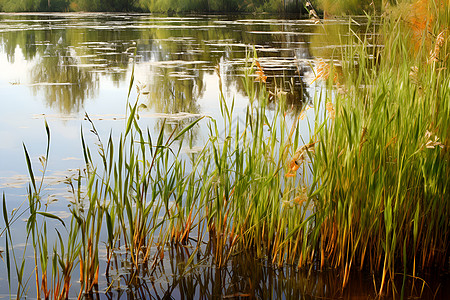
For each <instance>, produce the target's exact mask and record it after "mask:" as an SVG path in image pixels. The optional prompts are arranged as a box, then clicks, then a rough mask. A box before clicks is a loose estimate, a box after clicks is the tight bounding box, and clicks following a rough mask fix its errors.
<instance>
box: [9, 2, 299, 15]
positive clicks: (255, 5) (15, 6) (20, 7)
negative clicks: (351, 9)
mask: <svg viewBox="0 0 450 300" xmlns="http://www.w3.org/2000/svg"><path fill="white" fill-rule="evenodd" d="M305 1H306V0H0V11H3V12H39V11H41V12H45V11H55V12H56V11H57V12H60V11H104V12H107V11H108V12H161V13H167V12H172V13H177V12H300V11H301V10H303V9H304V2H305Z"/></svg>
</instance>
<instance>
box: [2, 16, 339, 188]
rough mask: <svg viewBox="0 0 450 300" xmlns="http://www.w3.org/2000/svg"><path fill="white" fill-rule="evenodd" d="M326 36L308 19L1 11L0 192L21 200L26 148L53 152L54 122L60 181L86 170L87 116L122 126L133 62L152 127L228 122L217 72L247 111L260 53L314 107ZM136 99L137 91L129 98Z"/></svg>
mask: <svg viewBox="0 0 450 300" xmlns="http://www.w3.org/2000/svg"><path fill="white" fill-rule="evenodd" d="M333 26H334V25H333ZM344 26H345V25H344ZM321 34H322V33H321V29H320V28H318V25H315V24H314V23H313V22H311V21H309V20H295V19H291V20H280V19H276V18H271V17H269V16H267V17H265V18H255V16H247V17H245V18H237V17H232V16H195V17H156V16H152V15H138V14H132V15H130V14H2V15H0V42H1V44H0V45H1V46H0V68H1V70H2V71H1V73H0V101H1V102H0V106H1V110H0V122H1V123H0V140H1V141H2V143H1V144H0V188H1V189H2V191H7V193H8V194H11V193H13V194H14V188H16V187H19V188H22V187H23V186H24V183H25V182H26V181H27V177H26V174H27V170H26V165H25V160H24V155H23V147H22V143H25V144H26V145H27V148H28V150H29V152H30V156H31V157H32V160H33V162H36V163H37V162H38V157H39V156H40V155H43V154H44V152H45V143H46V136H45V130H44V122H45V120H46V121H47V122H48V124H49V126H50V130H51V133H52V146H51V161H50V169H49V173H48V175H51V176H53V177H54V178H55V179H57V178H60V177H61V176H63V175H64V173H65V172H66V171H67V170H70V169H76V168H78V167H79V166H80V164H82V160H81V158H82V156H81V155H82V153H81V151H80V150H81V148H80V127H81V124H82V123H83V119H84V115H85V113H88V114H89V116H90V117H91V119H93V120H94V121H95V122H96V126H97V127H98V129H99V131H101V132H109V130H111V129H113V130H114V129H120V128H122V127H123V118H124V116H125V108H126V103H127V94H128V88H129V83H130V78H131V73H132V69H133V65H134V68H135V70H134V76H135V84H136V85H139V87H140V91H141V96H140V99H139V101H140V103H142V104H145V106H146V108H145V109H141V110H140V113H141V117H143V118H145V119H146V121H147V122H148V126H149V127H151V128H152V127H154V128H156V127H157V126H158V124H159V123H160V121H161V119H162V118H165V117H170V118H169V120H170V121H171V122H172V123H177V122H181V121H182V120H183V118H189V117H190V116H192V115H190V114H194V115H198V114H202V115H209V116H211V117H213V118H220V110H219V101H218V99H219V93H218V90H219V80H218V75H217V70H219V72H220V74H221V78H222V85H223V87H224V92H225V94H226V96H227V99H229V100H230V101H231V100H232V99H234V100H235V103H236V104H235V107H236V111H243V110H244V109H245V107H246V105H247V102H248V101H247V99H246V96H245V95H244V92H243V86H242V82H241V76H242V74H243V69H244V68H245V67H248V66H249V65H250V64H251V59H250V60H249V59H248V58H252V57H253V56H254V51H256V52H255V53H256V55H257V56H258V57H259V60H260V61H261V64H262V66H263V68H264V70H265V72H266V74H267V75H269V77H270V76H274V77H276V78H277V80H281V78H284V79H285V80H286V81H290V80H291V79H292V82H293V83H294V85H293V86H294V90H295V93H294V94H293V95H294V96H292V97H291V98H290V99H288V101H290V104H292V105H293V107H294V106H295V107H296V108H298V109H299V108H301V105H302V104H303V103H304V102H305V101H308V97H309V96H308V92H307V89H305V88H304V85H305V80H304V78H303V76H304V75H305V73H307V72H308V70H310V61H312V58H313V56H314V52H319V53H320V52H326V51H324V49H326V48H327V47H329V46H330V45H331V44H332V43H331V44H330V43H327V44H326V45H321V42H322V41H321V40H320V39H317V38H316V43H315V44H316V45H315V47H316V49H317V50H314V49H312V46H311V41H312V40H314V37H317V36H319V37H320V35H321ZM323 46H326V47H323ZM322 54H323V53H322ZM299 71H300V73H301V74H300V75H301V76H299V73H298V72H299ZM271 82H272V86H274V81H271ZM269 85H270V83H269ZM285 88H286V89H290V88H291V86H289V85H287V84H286V85H285ZM136 98H137V89H136V88H135V87H133V89H132V92H131V95H130V98H129V99H130V101H131V102H134V101H136ZM117 131H118V130H117ZM200 135H201V133H200ZM11 189H12V190H11Z"/></svg>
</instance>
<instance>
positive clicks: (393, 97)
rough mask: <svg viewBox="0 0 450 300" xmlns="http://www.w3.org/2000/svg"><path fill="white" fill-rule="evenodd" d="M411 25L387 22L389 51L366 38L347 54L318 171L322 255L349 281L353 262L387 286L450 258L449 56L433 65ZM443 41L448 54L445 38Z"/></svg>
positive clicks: (321, 137) (317, 156)
mask: <svg viewBox="0 0 450 300" xmlns="http://www.w3.org/2000/svg"><path fill="white" fill-rule="evenodd" d="M440 9H441V11H439V12H438V14H441V16H442V14H444V15H446V16H447V20H449V19H448V16H449V14H448V7H445V8H440ZM442 9H445V10H446V11H442ZM441 21H442V20H441ZM447 24H448V23H447ZM405 27H406V25H405V23H404V22H403V21H401V20H390V21H386V22H384V23H383V24H382V29H381V32H382V36H383V39H384V41H383V43H384V47H383V49H380V50H379V51H378V50H373V49H371V48H369V47H368V41H367V40H360V41H358V42H355V45H354V47H349V48H348V50H347V52H346V53H344V54H343V56H342V58H341V61H343V62H347V63H344V64H343V68H342V72H343V78H344V79H343V80H344V91H343V93H340V94H336V98H335V100H334V101H335V105H336V117H335V120H333V121H332V122H329V123H327V124H326V126H325V127H324V129H323V130H322V131H321V132H320V133H319V137H318V139H319V140H320V142H319V143H318V147H317V148H316V154H315V159H314V168H313V169H314V176H315V177H316V178H317V181H320V182H321V186H322V187H323V189H322V190H321V191H320V192H319V193H317V194H316V196H315V210H316V214H317V215H320V218H318V219H317V220H318V222H317V224H316V228H317V229H320V239H321V246H322V249H321V251H323V252H324V253H323V257H322V258H323V260H324V261H325V262H326V264H328V265H330V266H332V267H335V268H339V269H342V271H343V275H344V277H343V278H344V280H343V284H344V285H345V284H346V282H347V280H348V276H349V272H350V269H352V268H353V267H354V266H355V267H358V268H360V269H369V270H371V271H373V272H375V273H381V275H382V276H381V279H380V281H379V282H378V285H379V287H380V292H381V291H382V290H383V288H384V287H385V286H386V282H387V279H388V278H389V279H393V278H394V277H395V275H396V274H397V273H398V272H399V271H398V268H403V269H404V270H403V272H404V274H411V276H413V277H415V276H416V274H417V273H416V271H417V270H418V269H424V268H428V267H431V266H434V265H445V264H446V262H447V260H448V255H449V247H448V241H449V232H450V231H449V225H450V223H449V214H450V204H449V201H448V188H449V187H450V181H449V166H448V164H449V152H448V147H449V130H448V125H449V124H448V122H449V118H448V116H449V114H448V113H449V111H448V109H449V105H450V102H449V101H450V97H449V96H450V85H449V84H450V77H449V71H448V69H447V68H448V62H449V58H448V56H447V57H446V56H445V55H441V56H440V57H439V59H438V60H437V61H430V59H429V57H430V49H429V47H426V45H425V44H422V45H420V49H419V51H418V52H416V53H414V51H411V40H412V37H411V36H409V35H405V32H408V30H407V28H405ZM436 27H437V26H436ZM443 29H444V30H445V28H442V27H440V28H439V27H437V28H433V30H434V33H433V34H430V35H431V37H430V38H431V39H432V40H433V43H432V44H433V47H436V46H435V44H436V42H435V40H436V36H437V35H438V33H439V32H440V31H441V32H442V30H443ZM447 30H448V29H447ZM425 34H426V35H427V34H428V33H425ZM440 47H442V49H440V50H441V51H442V53H448V47H449V43H448V40H447V41H445V42H444V43H443V45H441V46H440ZM427 58H428V62H427ZM354 62H356V64H355V63H354ZM330 77H331V76H330ZM330 81H331V79H330ZM327 99H328V100H327V101H331V100H329V99H331V95H328V96H327Z"/></svg>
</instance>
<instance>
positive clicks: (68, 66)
mask: <svg viewBox="0 0 450 300" xmlns="http://www.w3.org/2000/svg"><path fill="white" fill-rule="evenodd" d="M59 41H60V42H58V43H57V44H56V45H55V46H53V45H52V44H49V45H47V48H46V49H45V51H44V53H43V54H44V55H42V56H39V58H38V59H37V60H36V63H35V64H34V66H33V67H32V69H31V72H30V81H31V82H32V84H31V85H32V90H33V94H34V95H35V96H36V95H37V94H38V93H43V94H44V99H45V100H44V101H45V102H46V104H47V105H48V106H50V107H53V108H56V110H57V111H60V112H64V113H65V114H70V113H72V112H78V111H80V110H81V109H82V108H83V104H84V101H85V99H86V98H90V97H93V96H94V95H95V92H96V91H97V89H98V76H97V74H95V73H92V72H89V71H87V70H86V69H83V68H80V67H78V66H77V64H78V61H77V57H76V56H74V55H73V53H71V51H70V49H67V48H66V47H64V45H63V44H62V42H61V41H62V38H60V40H59Z"/></svg>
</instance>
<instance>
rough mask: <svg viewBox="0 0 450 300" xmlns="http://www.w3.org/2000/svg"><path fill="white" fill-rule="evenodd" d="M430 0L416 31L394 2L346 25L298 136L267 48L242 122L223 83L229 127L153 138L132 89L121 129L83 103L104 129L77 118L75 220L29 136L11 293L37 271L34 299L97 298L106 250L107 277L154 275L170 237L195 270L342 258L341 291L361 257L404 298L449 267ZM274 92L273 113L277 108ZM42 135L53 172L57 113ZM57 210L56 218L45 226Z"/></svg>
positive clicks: (446, 112)
mask: <svg viewBox="0 0 450 300" xmlns="http://www.w3.org/2000/svg"><path fill="white" fill-rule="evenodd" d="M432 4H433V5H430V6H429V7H428V10H427V14H429V16H430V17H429V18H428V19H425V20H426V21H425V22H426V23H425V24H424V30H423V31H422V33H421V34H420V35H418V37H419V38H417V37H415V32H416V31H417V25H421V24H415V23H414V22H413V21H411V20H409V21H405V17H404V16H400V17H399V16H398V15H389V16H385V18H384V19H383V20H382V21H381V25H380V26H379V29H377V30H376V31H375V32H373V31H370V30H368V31H367V34H366V35H363V36H362V37H361V36H360V35H356V34H354V33H353V32H352V31H351V30H350V29H349V33H348V34H349V36H350V37H351V39H352V40H353V42H352V43H351V44H350V45H349V46H343V47H342V49H341V50H342V51H339V52H338V53H336V56H335V57H334V59H332V60H329V61H323V60H322V61H318V62H317V63H316V66H315V76H316V78H315V79H314V81H315V82H320V87H321V88H319V89H317V93H316V95H315V96H314V118H313V119H310V120H309V122H308V125H309V130H310V134H309V136H308V137H303V136H301V134H300V123H301V122H300V121H301V119H302V118H303V116H304V112H302V113H300V114H299V115H298V116H297V117H296V118H295V119H294V121H293V122H292V121H291V120H290V119H289V118H287V116H286V109H288V108H286V106H284V105H283V93H282V92H270V91H268V90H267V89H266V81H267V80H268V78H267V76H266V75H265V73H264V68H263V66H261V64H260V63H259V62H258V60H257V58H256V57H254V58H253V59H252V60H251V61H252V65H251V66H250V68H249V69H247V70H246V71H245V76H244V79H243V80H244V86H245V90H246V92H247V95H248V97H249V105H248V107H247V112H246V117H245V121H243V122H235V121H234V120H235V112H234V104H233V102H232V101H231V102H230V101H226V99H225V96H224V94H223V93H222V91H220V92H219V101H220V109H221V113H222V116H223V120H224V124H217V121H216V120H213V119H209V118H198V119H195V120H193V121H192V123H190V124H189V125H187V126H185V127H184V128H176V129H175V130H170V131H166V129H165V128H166V127H165V126H164V125H163V126H162V127H161V130H160V131H159V133H158V134H156V135H154V134H152V133H151V132H150V130H149V129H145V128H143V127H142V125H140V122H139V105H138V101H136V102H135V103H131V102H130V104H129V106H128V118H127V122H126V125H125V127H124V131H123V132H122V134H121V135H120V137H119V138H118V139H114V138H113V137H112V135H111V136H110V137H109V138H107V139H106V140H103V139H102V138H101V136H100V135H99V133H98V132H97V130H96V128H95V124H94V122H92V121H91V120H90V119H89V116H86V119H87V122H88V123H89V124H90V125H89V126H90V128H89V129H90V133H89V134H90V135H93V136H94V137H95V138H96V139H97V141H96V143H95V144H94V145H90V144H89V143H88V142H87V139H86V132H85V130H82V132H81V143H82V149H83V155H84V159H85V167H84V168H83V169H82V170H80V171H79V173H78V176H77V177H76V178H73V179H70V180H68V181H67V185H68V186H69V187H70V188H71V191H72V201H71V206H70V207H71V208H70V211H71V215H72V216H71V221H70V223H68V222H64V221H63V220H62V219H60V218H59V217H57V216H55V215H53V214H50V213H49V212H48V211H47V210H46V209H47V205H46V204H45V203H44V200H43V198H42V197H41V194H42V186H43V185H42V182H43V181H44V180H40V181H38V180H36V176H35V171H34V167H33V166H32V164H31V160H30V158H29V155H28V152H27V149H26V147H25V146H24V151H25V156H26V162H27V165H28V169H29V175H30V184H29V188H28V205H26V206H27V207H26V209H25V211H24V210H23V209H22V210H21V209H19V210H16V211H14V212H13V213H12V214H11V213H10V212H9V211H8V208H7V201H6V196H5V195H3V205H2V209H3V218H4V224H5V229H4V230H3V232H2V233H3V236H4V237H5V243H6V245H5V252H4V253H3V254H2V256H3V259H4V261H5V263H6V266H7V271H8V279H9V284H10V293H11V294H13V293H15V294H16V295H17V297H18V298H21V297H23V296H25V294H26V291H27V286H28V285H29V284H30V278H31V281H32V282H34V283H35V285H36V291H37V297H38V298H41V297H43V298H49V297H52V298H58V299H60V298H67V297H68V296H69V291H70V289H71V285H72V283H73V280H74V279H73V277H75V276H76V277H77V278H78V276H79V280H80V286H81V287H80V290H79V291H78V295H79V298H81V297H82V296H83V295H88V294H90V293H92V292H94V291H96V290H97V289H98V288H99V287H98V278H99V272H100V270H99V268H100V262H99V260H100V259H99V257H100V254H99V253H100V252H102V251H104V250H105V251H106V260H107V263H106V270H104V272H106V276H109V275H110V274H113V273H114V272H118V269H119V267H118V264H117V260H118V259H121V260H123V261H122V265H123V264H126V265H127V267H126V269H127V277H126V284H127V285H132V284H133V282H136V280H137V279H138V278H148V280H151V278H152V276H153V275H154V274H155V272H156V270H157V269H158V268H159V267H160V266H161V264H163V263H164V259H165V255H167V253H168V249H172V250H173V249H177V250H178V251H180V252H183V253H188V255H187V256H186V258H185V265H184V268H185V270H186V272H188V271H189V270H190V269H192V268H195V265H196V264H198V263H199V262H201V261H202V260H203V259H205V258H210V259H211V262H212V264H213V266H214V267H215V268H217V269H221V268H225V267H226V266H227V264H228V263H229V261H230V259H231V258H232V257H233V256H234V255H236V254H237V253H252V254H253V255H254V256H256V257H258V258H260V259H262V260H265V261H267V262H268V263H270V264H271V265H272V266H276V267H283V266H286V265H293V266H296V267H297V268H298V269H301V270H307V271H310V272H312V271H317V270H325V269H334V270H336V271H337V272H338V273H340V276H339V278H340V283H341V285H342V288H345V286H346V285H347V283H348V280H349V277H350V274H351V273H352V272H354V271H355V270H364V271H368V272H371V273H372V274H373V280H374V287H375V288H376V289H377V290H378V292H379V293H380V294H383V293H386V292H388V293H390V292H394V293H395V292H396V291H401V293H402V295H403V292H404V289H403V288H402V286H400V287H399V286H395V285H394V284H393V283H394V280H395V279H396V277H398V276H403V282H405V280H406V278H407V277H408V278H413V279H416V280H417V281H418V282H420V284H423V282H422V281H421V279H420V276H421V274H423V273H424V272H426V271H427V270H430V269H432V270H447V271H448V269H449V267H450V266H449V254H450V252H449V250H450V249H449V244H450V243H449V238H450V201H448V199H449V192H448V191H449V188H450V174H449V173H450V168H449V158H450V152H449V146H450V131H449V125H450V124H449V116H450V70H449V69H448V67H449V62H450V57H449V55H448V53H449V52H450V51H449V46H450V43H449V39H448V36H449V34H450V32H449V30H450V29H449V28H448V24H449V21H450V7H449V6H448V5H445V4H442V5H441V3H440V2H432ZM368 18H369V21H373V20H372V19H371V18H372V17H370V16H368ZM349 22H350V23H351V19H350V21H349ZM370 24H371V22H369V26H370ZM419 27H420V26H419ZM349 28H351V27H350V26H349ZM411 40H413V41H414V42H413V43H411ZM218 74H220V72H218ZM219 80H220V76H219ZM133 84H134V83H133V79H132V80H131V83H130V91H131V88H132V87H133ZM269 99H270V101H275V102H276V103H277V108H276V110H275V111H269V110H268V109H267V105H268V102H269ZM306 109H307V107H305V110H306ZM200 124H202V126H208V130H209V139H208V141H207V144H206V145H205V146H204V148H203V149H202V150H201V151H200V152H198V153H196V154H194V155H191V156H189V157H186V156H185V155H183V154H182V152H181V149H182V146H183V138H184V136H185V135H186V134H187V133H188V132H189V131H190V130H192V129H193V128H194V127H195V126H199V125H200ZM46 132H47V137H48V144H47V150H46V155H44V156H43V157H42V159H41V163H42V171H43V173H44V176H42V177H43V178H44V177H45V170H46V166H47V161H48V159H49V157H48V156H49V148H50V129H49V127H48V126H46ZM23 214H27V215H28V219H27V223H26V232H27V245H28V247H30V248H32V249H33V253H34V258H33V262H32V263H33V264H34V268H33V274H31V275H30V274H25V273H24V270H25V267H24V266H25V264H27V263H29V261H28V260H27V259H26V258H25V256H21V254H20V253H18V252H17V251H14V250H13V248H12V245H13V244H14V236H13V234H12V231H11V228H12V227H13V226H15V224H14V223H15V222H17V220H18V219H19V218H20V217H21V216H22V215H23ZM50 220H52V221H56V222H59V223H61V227H57V229H50V228H49V227H48V226H47V223H48V222H49V221H50ZM55 230H56V235H57V239H56V242H55V243H54V244H51V245H49V244H48V235H49V234H50V232H51V234H53V233H54V232H55ZM123 253H125V255H123ZM23 255H25V254H23ZM114 262H116V263H114ZM75 272H76V274H75ZM102 272H103V271H102ZM12 278H14V279H17V281H18V284H17V285H13V284H12V283H13V279H12ZM122 279H123V277H122ZM105 288H106V289H107V288H108V287H105Z"/></svg>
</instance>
